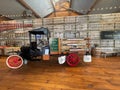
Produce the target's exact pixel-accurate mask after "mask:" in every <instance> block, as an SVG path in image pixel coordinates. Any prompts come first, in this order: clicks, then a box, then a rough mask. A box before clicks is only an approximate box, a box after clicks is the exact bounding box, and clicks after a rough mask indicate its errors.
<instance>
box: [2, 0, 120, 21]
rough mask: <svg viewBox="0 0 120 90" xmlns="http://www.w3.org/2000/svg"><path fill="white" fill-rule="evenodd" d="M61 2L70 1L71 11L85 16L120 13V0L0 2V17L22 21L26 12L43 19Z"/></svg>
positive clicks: (8, 0)
mask: <svg viewBox="0 0 120 90" xmlns="http://www.w3.org/2000/svg"><path fill="white" fill-rule="evenodd" d="M52 1H53V2H52ZM61 1H70V9H71V10H74V11H76V12H79V13H81V14H85V15H86V14H102V13H117V12H120V0H0V16H5V17H8V18H12V19H21V18H23V14H24V12H25V11H26V13H27V15H29V14H32V15H33V17H34V16H37V17H41V18H43V17H46V16H48V15H49V14H51V13H53V12H55V8H54V4H55V3H56V2H61ZM33 13H34V14H33Z"/></svg>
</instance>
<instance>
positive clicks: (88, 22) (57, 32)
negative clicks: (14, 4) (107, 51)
mask: <svg viewBox="0 0 120 90" xmlns="http://www.w3.org/2000/svg"><path fill="white" fill-rule="evenodd" d="M41 26H43V27H47V28H48V29H49V30H50V33H51V37H54V38H61V39H72V38H75V39H84V38H86V37H89V38H90V42H91V45H93V44H98V46H99V47H112V48H120V40H118V39H117V40H115V39H112V40H101V38H100V32H101V31H111V30H113V31H115V30H116V31H117V30H118V31H120V13H111V14H92V15H81V16H66V17H53V18H44V19H40V18H39V19H31V20H28V19H24V20H13V21H3V22H1V23H0V27H1V28H0V32H1V33H0V45H5V44H6V42H12V41H11V39H16V41H17V42H19V43H18V45H19V46H21V45H22V44H25V45H26V44H28V39H29V38H28V31H29V30H31V29H35V28H39V27H41ZM6 27H7V28H6ZM23 40H24V42H25V43H23ZM11 44H12V43H11Z"/></svg>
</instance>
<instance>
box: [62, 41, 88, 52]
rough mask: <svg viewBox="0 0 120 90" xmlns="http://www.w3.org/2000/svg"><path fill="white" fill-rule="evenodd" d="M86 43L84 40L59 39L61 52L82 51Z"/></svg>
mask: <svg viewBox="0 0 120 90" xmlns="http://www.w3.org/2000/svg"><path fill="white" fill-rule="evenodd" d="M85 49H86V41H85V40H84V39H61V51H62V52H67V51H70V52H72V51H84V50H85Z"/></svg>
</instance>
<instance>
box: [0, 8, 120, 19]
mask: <svg viewBox="0 0 120 90" xmlns="http://www.w3.org/2000/svg"><path fill="white" fill-rule="evenodd" d="M118 8H120V6H113V7H104V8H93V9H88V10H83V9H82V10H77V12H83V13H84V12H88V11H102V10H112V9H118ZM23 16H24V15H23V14H14V15H10V14H5V13H4V14H3V15H2V13H1V16H0V17H11V18H12V17H23ZM26 16H32V14H31V13H29V14H27V15H26Z"/></svg>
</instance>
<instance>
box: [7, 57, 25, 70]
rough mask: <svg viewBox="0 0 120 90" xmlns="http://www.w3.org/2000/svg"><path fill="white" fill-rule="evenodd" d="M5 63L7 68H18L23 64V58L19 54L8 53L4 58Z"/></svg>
mask: <svg viewBox="0 0 120 90" xmlns="http://www.w3.org/2000/svg"><path fill="white" fill-rule="evenodd" d="M6 64H7V66H8V67H9V68H12V69H18V68H20V67H21V66H22V65H23V59H22V57H20V56H19V55H10V56H9V57H8V58H7V60H6Z"/></svg>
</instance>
